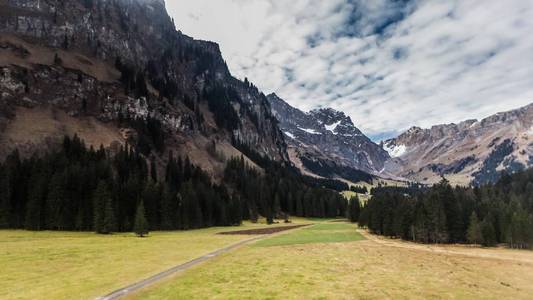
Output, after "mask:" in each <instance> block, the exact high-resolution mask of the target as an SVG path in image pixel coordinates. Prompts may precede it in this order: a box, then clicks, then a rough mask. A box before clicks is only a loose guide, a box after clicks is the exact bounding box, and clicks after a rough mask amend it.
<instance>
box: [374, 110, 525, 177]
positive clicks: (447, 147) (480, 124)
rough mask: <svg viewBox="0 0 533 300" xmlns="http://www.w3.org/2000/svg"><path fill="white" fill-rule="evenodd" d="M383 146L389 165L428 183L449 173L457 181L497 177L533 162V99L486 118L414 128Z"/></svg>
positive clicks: (393, 170)
mask: <svg viewBox="0 0 533 300" xmlns="http://www.w3.org/2000/svg"><path fill="white" fill-rule="evenodd" d="M382 146H383V147H384V149H387V150H388V151H389V153H390V154H391V156H393V158H392V159H391V160H389V161H388V162H387V163H386V170H388V171H390V172H392V173H395V174H397V175H399V176H403V177H406V178H409V179H413V180H417V181H420V182H423V183H434V182H437V181H438V180H440V177H441V176H445V177H446V178H448V179H449V180H450V181H451V182H452V183H456V184H463V185H464V184H470V183H474V184H483V183H487V182H493V181H495V180H496V179H497V178H498V177H499V173H500V171H503V170H505V171H508V172H514V171H517V170H521V169H524V168H526V167H531V166H533V104H530V105H528V106H525V107H522V108H519V109H516V110H512V111H508V112H502V113H498V114H495V115H493V116H490V117H487V118H485V119H483V120H481V121H478V120H467V121H464V122H461V123H459V124H447V125H436V126H433V127H431V128H430V129H422V128H419V127H413V128H411V129H409V130H408V131H407V132H405V133H403V134H401V135H399V136H398V137H396V138H394V139H390V140H387V141H384V142H383V144H382Z"/></svg>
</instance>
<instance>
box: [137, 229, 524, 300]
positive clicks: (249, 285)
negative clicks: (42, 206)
mask: <svg viewBox="0 0 533 300" xmlns="http://www.w3.org/2000/svg"><path fill="white" fill-rule="evenodd" d="M344 226H346V227H348V226H353V225H350V224H342V223H337V222H334V223H330V224H319V225H314V226H312V227H305V228H301V229H297V230H294V231H291V232H287V233H286V234H282V235H279V236H275V237H272V238H269V239H266V240H260V241H258V242H256V243H255V244H251V245H247V246H244V247H242V248H239V249H238V250H236V251H234V252H230V253H226V254H224V255H222V256H219V257H217V258H215V259H213V260H210V261H208V262H206V263H205V264H202V265H198V266H196V267H193V268H191V269H189V270H187V271H185V272H184V273H183V274H181V275H178V276H175V277H173V278H169V279H167V280H164V281H162V282H160V283H157V284H155V285H154V286H151V287H149V288H147V289H146V290H144V291H141V292H139V293H138V294H136V295H133V296H131V297H129V299H531V295H533V263H532V262H533V252H527V251H525V252H520V251H519V252H520V253H519V255H518V256H515V254H514V253H517V251H514V250H506V249H480V248H476V247H463V246H446V247H442V248H443V249H446V251H437V250H438V249H440V248H441V247H440V246H426V245H420V247H418V246H417V247H410V246H411V245H412V244H411V243H402V242H400V241H396V240H390V241H387V242H386V243H381V242H377V241H376V240H373V239H362V238H355V237H354V238H353V239H350V240H349V241H342V240H339V241H338V242H332V240H329V239H328V238H325V237H321V236H320V235H321V234H320V232H330V233H335V232H339V231H343V230H344ZM313 227H314V228H313ZM309 232H313V233H315V234H317V235H318V237H317V238H315V239H314V240H313V241H311V239H308V238H302V237H298V236H299V235H302V236H306V235H307V234H308V233H309ZM404 244H405V245H407V246H405V245H404ZM454 248H457V249H459V250H460V251H461V252H460V253H459V254H457V253H453V252H449V251H448V250H450V249H454ZM483 254H487V255H488V254H490V255H491V257H488V256H487V255H483ZM500 254H501V255H500ZM515 259H516V260H515Z"/></svg>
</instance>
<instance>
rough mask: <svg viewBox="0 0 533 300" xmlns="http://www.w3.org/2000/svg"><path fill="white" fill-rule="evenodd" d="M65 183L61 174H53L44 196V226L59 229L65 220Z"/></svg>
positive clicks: (63, 225)
mask: <svg viewBox="0 0 533 300" xmlns="http://www.w3.org/2000/svg"><path fill="white" fill-rule="evenodd" d="M64 187H65V183H64V179H63V176H62V174H57V173H56V174H54V176H52V179H51V180H50V184H49V187H48V195H47V198H46V227H47V228H48V229H55V230H61V229H63V228H64V227H66V224H65V223H66V222H65V217H66V216H65V215H66V214H65V212H64V210H65V201H64V200H65V199H64V198H65V191H64Z"/></svg>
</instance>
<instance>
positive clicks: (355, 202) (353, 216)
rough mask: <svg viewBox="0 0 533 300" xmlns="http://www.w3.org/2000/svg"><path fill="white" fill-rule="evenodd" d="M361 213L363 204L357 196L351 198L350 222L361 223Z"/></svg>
mask: <svg viewBox="0 0 533 300" xmlns="http://www.w3.org/2000/svg"><path fill="white" fill-rule="evenodd" d="M360 213H361V202H360V201H359V197H357V195H355V196H353V197H351V198H350V201H349V210H348V219H349V220H350V222H352V223H355V222H357V221H359V214H360Z"/></svg>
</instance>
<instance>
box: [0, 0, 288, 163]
mask: <svg viewBox="0 0 533 300" xmlns="http://www.w3.org/2000/svg"><path fill="white" fill-rule="evenodd" d="M0 11H1V13H0V73H1V74H0V83H1V84H0V158H2V157H5V156H6V155H7V153H10V152H11V151H12V150H13V149H14V148H18V149H20V151H21V153H22V154H23V155H30V154H31V153H33V152H35V151H40V150H42V149H46V148H49V147H53V146H54V145H56V144H57V143H58V141H60V140H61V138H62V136H64V135H65V134H67V135H73V134H77V135H78V136H80V138H82V139H83V140H85V141H86V142H87V143H88V144H89V145H91V146H94V147H99V146H100V144H103V145H104V146H105V147H106V148H110V149H113V148H115V149H116V148H117V147H118V146H119V145H123V144H124V143H126V142H128V143H130V144H132V145H135V146H136V148H137V149H139V150H140V151H141V152H143V153H144V154H145V155H147V156H148V155H155V156H157V157H158V158H160V159H164V158H166V157H168V155H169V153H170V152H173V153H177V154H181V155H183V156H184V155H188V156H190V158H191V160H192V162H193V163H195V164H197V165H199V166H201V167H202V168H203V169H205V170H208V171H209V172H211V173H212V174H217V173H220V172H221V171H222V169H223V164H224V161H225V159H224V157H225V158H226V159H227V158H229V157H230V156H240V155H241V154H245V155H246V156H248V157H250V158H255V160H258V159H262V158H267V159H269V160H273V161H277V162H281V163H286V162H288V155H287V152H286V145H285V141H284V137H283V135H282V133H281V131H280V130H279V128H278V126H277V121H276V119H275V118H274V117H273V116H272V114H271V112H270V106H269V103H268V100H267V99H266V96H265V95H264V94H262V93H261V92H260V91H259V90H258V89H257V88H256V87H255V86H254V85H253V84H251V83H249V82H248V81H247V80H246V81H244V82H243V81H239V80H237V79H235V78H234V77H232V75H231V74H230V72H229V71H228V68H227V66H226V63H225V61H224V59H223V58H222V56H221V53H220V49H219V46H218V45H217V44H215V43H212V42H207V41H200V40H195V39H193V38H191V37H188V36H186V35H184V34H182V33H181V32H179V31H176V29H175V24H174V20H172V19H171V18H170V17H169V16H168V14H167V12H166V8H165V4H164V1H162V0H128V1H119V0H110V1H92V0H72V1H42V0H41V1H37V0H35V1H27V0H10V1H0Z"/></svg>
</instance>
